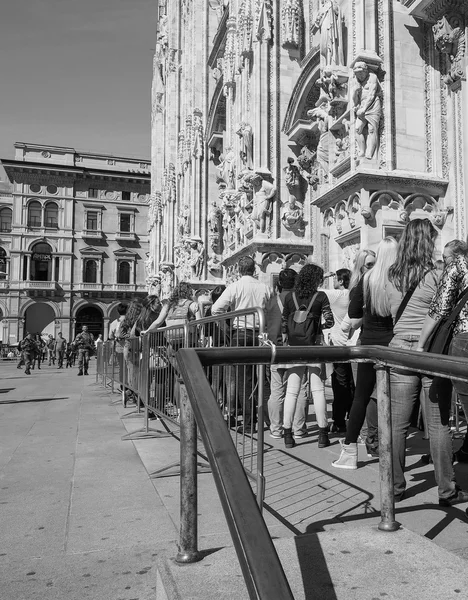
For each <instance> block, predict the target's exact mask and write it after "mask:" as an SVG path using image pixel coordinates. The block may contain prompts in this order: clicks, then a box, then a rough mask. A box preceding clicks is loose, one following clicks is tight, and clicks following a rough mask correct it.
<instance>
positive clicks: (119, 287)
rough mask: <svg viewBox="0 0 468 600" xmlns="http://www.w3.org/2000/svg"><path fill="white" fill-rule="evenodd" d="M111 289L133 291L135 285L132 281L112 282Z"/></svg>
mask: <svg viewBox="0 0 468 600" xmlns="http://www.w3.org/2000/svg"><path fill="white" fill-rule="evenodd" d="M112 289H113V290H114V292H135V291H136V289H137V286H136V285H135V284H134V283H114V284H113V286H112Z"/></svg>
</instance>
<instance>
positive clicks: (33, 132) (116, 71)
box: [0, 0, 157, 178]
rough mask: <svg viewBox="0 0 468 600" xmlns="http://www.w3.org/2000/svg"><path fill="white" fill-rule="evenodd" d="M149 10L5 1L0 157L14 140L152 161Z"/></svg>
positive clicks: (151, 0) (99, 0) (130, 2)
mask: <svg viewBox="0 0 468 600" xmlns="http://www.w3.org/2000/svg"><path fill="white" fill-rule="evenodd" d="M156 6H157V0H3V2H1V11H0V77H1V93H0V158H13V150H14V149H13V143H14V142H15V141H22V142H35V143H41V144H50V145H58V146H71V147H73V148H77V149H81V150H93V151H96V152H103V153H110V154H112V153H115V154H121V155H129V156H137V157H148V158H149V157H150V122H151V115H150V110H151V108H150V107H151V99H150V93H151V77H152V63H153V54H154V47H155V44H156V41H155V31H156ZM2 175H3V174H2ZM2 178H3V177H2Z"/></svg>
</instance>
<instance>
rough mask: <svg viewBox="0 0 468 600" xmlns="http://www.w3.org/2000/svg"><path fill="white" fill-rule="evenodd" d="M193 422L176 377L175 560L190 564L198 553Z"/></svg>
mask: <svg viewBox="0 0 468 600" xmlns="http://www.w3.org/2000/svg"><path fill="white" fill-rule="evenodd" d="M197 510H198V489H197V423H196V421H195V415H194V414H193V411H192V407H191V405H190V400H189V398H188V395H187V390H186V388H185V385H183V382H182V380H180V532H179V552H178V554H177V556H176V559H175V560H176V562H178V563H193V562H197V561H199V560H201V559H202V558H203V557H202V556H201V554H200V553H199V552H198V549H197V544H198V516H197Z"/></svg>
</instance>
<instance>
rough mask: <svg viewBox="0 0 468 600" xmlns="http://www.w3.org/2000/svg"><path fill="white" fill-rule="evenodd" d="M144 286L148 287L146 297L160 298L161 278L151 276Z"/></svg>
mask: <svg viewBox="0 0 468 600" xmlns="http://www.w3.org/2000/svg"><path fill="white" fill-rule="evenodd" d="M146 285H147V286H148V296H157V297H158V298H161V276H160V275H151V276H150V277H147V279H146Z"/></svg>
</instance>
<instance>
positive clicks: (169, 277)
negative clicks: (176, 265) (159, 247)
mask: <svg viewBox="0 0 468 600" xmlns="http://www.w3.org/2000/svg"><path fill="white" fill-rule="evenodd" d="M159 275H160V277H161V295H160V299H161V300H167V299H168V298H169V296H170V295H171V293H172V287H173V283H174V274H173V272H172V268H171V267H170V265H167V264H166V265H164V264H163V265H161V271H160V273H159Z"/></svg>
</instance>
